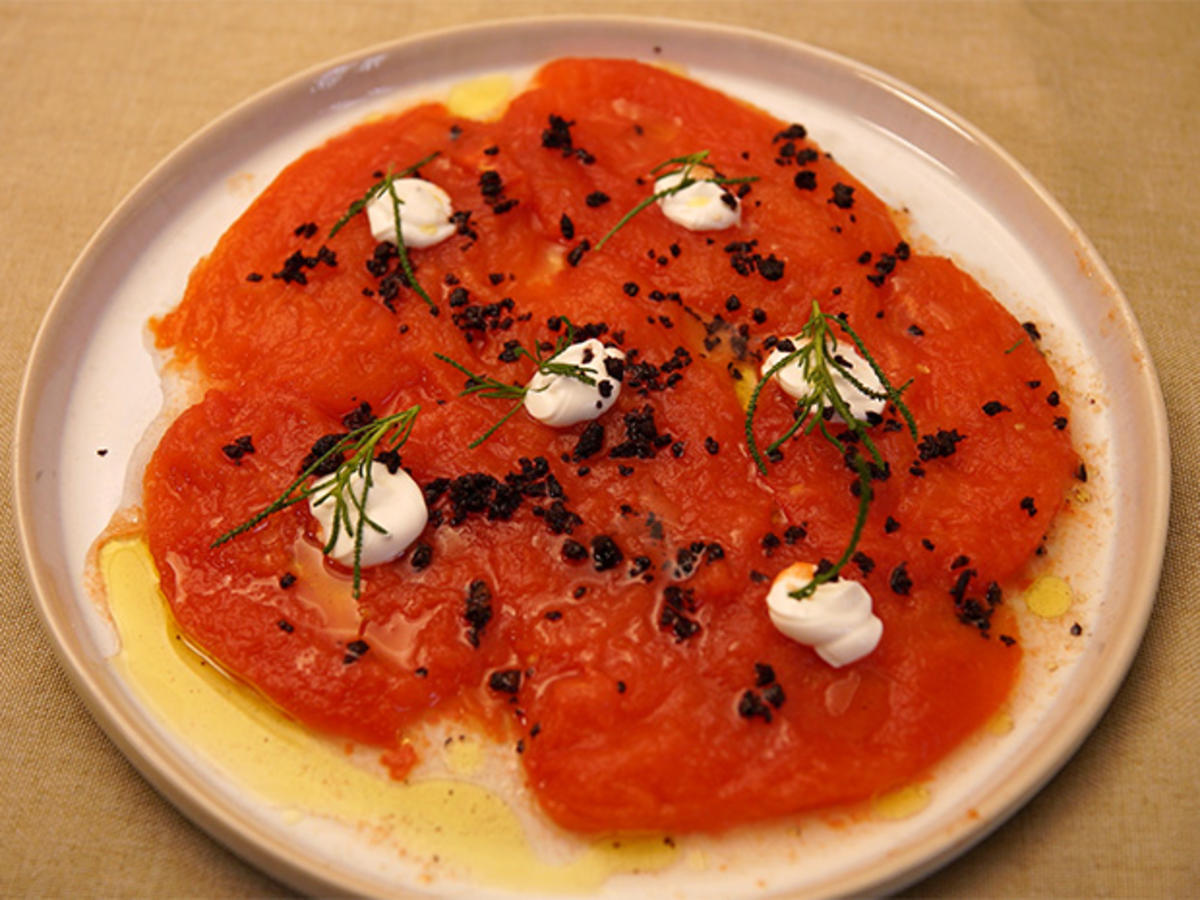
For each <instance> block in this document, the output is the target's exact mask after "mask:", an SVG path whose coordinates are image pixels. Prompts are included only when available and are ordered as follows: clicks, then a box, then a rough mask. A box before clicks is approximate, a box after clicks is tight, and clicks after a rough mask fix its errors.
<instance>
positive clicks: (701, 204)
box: [654, 170, 742, 231]
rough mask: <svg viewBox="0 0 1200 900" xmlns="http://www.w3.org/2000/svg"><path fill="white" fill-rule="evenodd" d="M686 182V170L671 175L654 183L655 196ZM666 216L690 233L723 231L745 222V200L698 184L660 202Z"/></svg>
mask: <svg viewBox="0 0 1200 900" xmlns="http://www.w3.org/2000/svg"><path fill="white" fill-rule="evenodd" d="M681 181H683V171H682V170H680V171H678V172H671V173H669V174H667V175H664V176H663V177H662V178H659V179H658V180H657V181H655V182H654V193H656V194H658V193H661V192H662V191H665V190H669V189H670V188H673V187H675V186H676V185H677V184H679V183H680V182H681ZM658 205H659V207H660V208H661V209H662V211H663V215H664V216H666V217H667V218H668V219H670V220H671V221H672V222H674V223H675V224H676V225H682V226H683V227H684V228H686V229H688V230H689V231H720V230H721V229H723V228H729V227H730V226H732V225H736V224H738V223H739V222H740V221H741V220H742V201H740V200H739V199H738V198H737V197H736V196H734V195H733V194H731V193H729V191H727V190H725V188H723V187H721V185H719V184H714V183H713V182H711V181H697V182H696V183H695V184H690V185H688V186H687V187H685V188H684V189H683V190H682V191H676V192H675V193H674V194H669V195H668V196H666V197H660V198H659V199H658Z"/></svg>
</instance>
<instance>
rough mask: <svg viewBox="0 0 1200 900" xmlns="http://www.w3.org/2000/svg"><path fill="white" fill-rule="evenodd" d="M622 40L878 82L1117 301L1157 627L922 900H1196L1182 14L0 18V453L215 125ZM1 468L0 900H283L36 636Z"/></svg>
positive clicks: (1194, 326)
mask: <svg viewBox="0 0 1200 900" xmlns="http://www.w3.org/2000/svg"><path fill="white" fill-rule="evenodd" d="M555 12H574V13H580V12H585V13H586V12H591V13H621V14H633V15H658V16H668V17H677V18H689V19H695V20H701V21H709V22H723V23H730V24H736V25H743V26H748V27H751V28H757V29H760V30H763V31H767V32H770V33H773V34H776V35H780V36H784V37H790V38H794V39H797V40H801V41H805V42H808V43H811V44H814V45H817V46H819V47H823V48H826V49H829V50H833V51H836V52H839V53H842V54H845V55H846V56H849V57H852V58H854V59H856V60H859V61H862V62H865V63H867V64H869V65H871V66H874V67H876V68H878V69H882V70H883V71H885V72H888V73H890V74H892V75H894V76H896V77H897V78H899V79H901V80H903V81H905V82H907V83H909V84H911V85H913V86H915V87H916V88H918V89H920V90H922V91H924V92H925V93H927V94H928V95H930V96H932V97H934V98H935V99H937V100H939V101H941V102H942V103H944V104H946V105H947V106H949V107H950V108H952V109H954V110H955V111H956V112H958V113H959V114H960V115H962V116H964V117H965V118H967V119H968V120H970V121H971V122H973V123H974V124H975V125H976V126H978V127H979V128H981V129H982V130H983V131H984V132H985V133H987V134H989V135H990V136H991V137H992V138H994V139H995V140H997V141H998V142H999V143H1000V144H1001V145H1002V146H1003V147H1005V148H1006V149H1007V150H1008V151H1009V152H1010V153H1012V154H1013V155H1014V156H1015V157H1016V158H1017V159H1018V160H1019V161H1020V162H1021V163H1022V164H1023V165H1024V166H1026V167H1027V168H1028V169H1029V170H1030V171H1031V172H1032V174H1033V175H1034V177H1035V178H1037V179H1038V180H1039V181H1040V182H1041V183H1042V184H1043V185H1045V187H1046V188H1047V189H1048V190H1049V191H1050V193H1051V194H1053V195H1054V196H1055V197H1056V198H1057V199H1058V200H1059V201H1060V202H1061V203H1062V204H1063V205H1064V206H1065V207H1066V209H1067V210H1068V212H1069V213H1070V214H1071V215H1072V216H1073V217H1074V218H1075V220H1076V221H1077V222H1078V223H1079V225H1080V226H1081V227H1082V229H1083V231H1084V233H1085V234H1087V235H1088V236H1089V237H1090V238H1091V239H1092V241H1093V242H1094V243H1095V244H1096V246H1097V247H1098V249H1099V251H1100V253H1101V255H1102V256H1103V257H1104V259H1105V260H1106V261H1107V263H1108V264H1109V266H1110V267H1111V268H1112V270H1113V272H1114V274H1115V275H1116V278H1117V281H1118V282H1119V283H1120V284H1121V285H1122V287H1123V289H1124V291H1125V293H1126V295H1127V297H1128V298H1129V302H1130V303H1131V305H1132V307H1133V309H1134V311H1135V313H1136V315H1137V317H1138V320H1139V321H1140V323H1141V326H1142V329H1143V330H1144V332H1145V336H1146V339H1147V341H1148V343H1149V346H1150V350H1151V352H1152V355H1153V358H1154V362H1155V364H1156V366H1157V367H1158V372H1159V376H1160V379H1161V382H1162V387H1163V391H1164V393H1165V396H1166V403H1167V409H1168V413H1169V417H1170V427H1171V437H1172V456H1173V479H1172V487H1173V507H1172V512H1171V523H1170V536H1169V539H1168V544H1167V547H1166V560H1165V566H1164V570H1163V576H1162V582H1161V586H1160V589H1159V593H1158V599H1157V605H1156V608H1155V611H1154V614H1153V618H1152V620H1151V622H1150V626H1149V631H1148V633H1147V635H1146V639H1145V643H1144V644H1143V646H1142V649H1141V652H1140V654H1139V656H1138V658H1137V660H1136V662H1135V663H1134V666H1133V669H1132V671H1131V673H1130V675H1129V678H1128V680H1127V681H1126V683H1125V684H1124V686H1123V688H1122V689H1121V691H1120V692H1119V694H1118V695H1117V697H1116V700H1115V701H1114V703H1113V704H1112V706H1111V708H1110V709H1109V711H1108V712H1107V714H1106V715H1105V717H1104V718H1103V720H1102V721H1101V723H1100V725H1099V727H1098V728H1097V729H1096V730H1095V732H1094V733H1093V734H1092V735H1091V737H1090V738H1089V739H1088V740H1087V742H1086V743H1085V744H1084V746H1083V747H1082V749H1081V750H1080V751H1079V752H1078V753H1077V755H1076V756H1075V757H1074V759H1072V760H1071V761H1070V762H1069V763H1068V765H1067V766H1066V767H1065V769H1064V770H1063V771H1062V773H1061V774H1059V775H1058V776H1057V777H1056V778H1055V779H1054V780H1053V781H1052V782H1051V783H1050V784H1049V785H1048V786H1047V787H1046V788H1045V789H1044V790H1043V791H1042V792H1041V793H1040V794H1039V795H1038V796H1037V797H1035V798H1034V799H1033V800H1032V801H1031V802H1030V803H1029V804H1028V805H1027V806H1026V807H1025V808H1024V809H1022V810H1021V811H1020V812H1018V813H1017V814H1016V815H1015V816H1014V817H1013V818H1012V819H1011V820H1010V821H1009V822H1008V823H1007V824H1005V825H1003V826H1002V827H1001V828H1000V829H999V830H998V831H996V832H995V833H994V834H993V835H992V836H990V837H989V838H987V839H986V840H985V841H984V842H983V843H982V844H980V845H979V846H978V847H976V848H975V849H974V850H972V851H971V852H969V853H968V854H966V855H965V856H964V857H962V858H961V859H959V860H957V861H956V862H953V863H952V864H950V865H949V866H947V867H946V868H945V869H943V870H942V871H940V872H938V873H937V874H935V875H933V876H931V877H929V878H927V879H926V880H924V881H922V882H920V883H918V884H916V885H914V886H912V887H911V888H910V889H908V890H907V891H906V892H905V895H906V896H921V897H1068V896H1078V897H1183V896H1195V895H1197V894H1200V851H1198V850H1197V847H1198V846H1200V799H1198V798H1200V791H1198V788H1200V755H1198V753H1197V749H1196V748H1197V746H1198V745H1200V714H1198V707H1197V694H1198V693H1200V678H1198V677H1197V676H1198V674H1200V655H1198V654H1197V652H1196V649H1197V647H1200V616H1197V615H1195V614H1194V613H1193V611H1192V610H1191V608H1190V606H1191V603H1192V602H1193V600H1194V598H1195V597H1196V596H1197V595H1200V566H1198V564H1197V554H1196V552H1195V547H1194V545H1193V544H1192V541H1194V540H1196V538H1197V535H1198V534H1200V505H1198V504H1197V495H1198V494H1200V481H1198V479H1197V475H1198V470H1200V403H1198V400H1197V398H1198V396H1200V353H1198V352H1197V341H1200V301H1198V300H1197V298H1196V286H1197V284H1200V248H1198V247H1197V246H1196V244H1197V242H1196V234H1197V225H1196V216H1197V213H1198V212H1200V187H1198V184H1200V179H1198V178H1197V168H1198V167H1200V4H1198V3H1188V2H1179V3H1019V4H1018V3H1007V2H1004V3H910V2H886V3H868V2H843V3H833V2H826V3H786V2H754V0H729V2H717V0H705V2H690V3H686V2H662V0H608V2H604V3H598V2H574V3H570V4H567V3H558V4H552V3H548V2H536V0H514V2H503V0H487V2H473V0H437V2H433V0H421V2H383V0H377V2H361V0H357V2H356V0H347V2H340V3H337V4H324V3H315V2H263V0H258V2H236V3H235V2H215V0H203V2H202V0H183V2H3V0H0V83H2V84H3V85H4V87H5V89H4V99H3V102H2V103H0V161H2V164H0V222H2V223H3V226H4V237H5V247H4V252H3V253H0V284H3V286H4V287H3V289H2V290H0V310H2V314H0V315H2V321H3V323H4V328H3V334H2V336H0V391H2V396H0V400H2V403H0V427H2V428H3V430H4V440H3V444H2V445H3V447H4V452H5V454H6V455H7V454H9V453H10V449H9V448H10V445H11V434H12V427H13V418H14V415H15V407H16V399H17V394H18V390H19V384H20V379H21V374H22V371H23V368H24V366H25V362H26V359H27V356H28V354H29V349H30V346H31V344H32V341H33V338H34V335H35V333H36V330H37V327H38V323H39V322H40V320H41V318H42V315H43V313H44V312H45V310H46V308H47V306H48V304H49V303H50V300H51V298H52V297H53V295H54V292H55V289H56V287H57V286H58V284H59V282H60V281H61V279H62V278H63V276H64V274H65V273H66V270H67V268H68V267H69V265H70V264H71V262H72V260H73V259H74V258H75V257H76V255H77V254H78V253H79V252H80V251H81V250H82V248H83V246H84V244H85V243H86V241H87V240H88V238H89V237H90V235H91V234H92V233H93V232H94V231H95V230H96V228H97V227H98V226H99V225H100V223H101V222H102V221H103V219H104V218H105V216H106V215H107V214H108V213H109V212H110V211H111V210H112V209H113V207H114V206H115V205H116V204H117V203H118V202H119V201H120V200H121V198H122V197H123V196H124V195H125V194H126V193H127V192H128V191H129V190H131V189H132V188H133V187H134V185H135V184H136V183H137V182H138V181H139V180H140V179H141V178H142V176H143V175H144V174H145V173H146V172H147V171H149V170H150V168H151V167H152V166H154V164H155V163H157V162H158V161H159V160H160V159H161V158H162V157H163V156H165V155H166V154H167V153H168V152H169V151H170V150H172V149H173V148H174V147H175V146H176V145H177V144H179V143H180V142H181V141H183V140H184V139H185V138H187V137H188V136H189V135H191V134H192V133H193V132H194V131H196V130H197V129H199V128H200V127H201V126H203V125H204V124H206V123H207V122H208V121H209V120H211V119H212V118H214V117H215V116H217V115H218V114H220V113H222V112H223V111H225V110H226V109H228V108H229V107H231V106H233V105H234V104H236V103H237V102H239V101H241V100H243V99H245V98H246V97H248V96H250V95H251V94H253V93H255V92H257V91H259V90H262V89H264V88H266V87H268V86H270V85H272V84H273V83H275V82H276V81H278V80H280V79H282V78H284V77H286V76H289V75H291V74H293V73H295V72H297V71H300V70H302V69H304V68H307V67H309V66H311V65H314V64H316V63H319V62H322V61H324V60H327V59H330V58H332V57H335V56H338V55H341V54H344V53H349V52H352V51H354V50H358V49H360V48H362V47H365V46H368V45H371V44H374V43H378V42H381V41H384V40H389V39H393V38H397V37H402V36H405V35H411V34H414V33H417V32H421V31H427V30H432V29H437V28H442V27H448V26H453V25H460V24H465V23H470V22H475V21H484V20H487V19H495V18H507V17H513V16H527V15H535V14H546V13H555ZM11 469H12V467H11V460H10V459H6V460H5V462H4V465H3V466H2V467H0V478H3V480H4V485H3V489H2V490H0V515H2V516H3V517H4V520H5V522H6V523H7V524H8V527H7V528H6V529H5V537H4V540H3V542H2V543H0V567H2V568H0V602H2V604H3V605H2V614H0V647H2V648H3V649H2V650H0V737H2V739H0V823H2V826H3V827H0V896H78V895H83V896H130V897H134V896H137V897H141V896H145V897H170V896H211V897H249V896H288V895H290V894H291V893H292V892H291V891H290V890H289V889H288V888H286V887H285V886H283V885H281V884H279V883H276V882H274V881H272V880H271V879H269V878H268V877H267V876H265V875H263V874H261V873H259V872H258V871H257V870H255V869H254V868H252V867H251V866H249V865H247V864H246V863H244V862H242V861H241V860H240V859H239V858H237V857H236V856H235V855H233V854H232V853H230V852H229V851H227V850H225V849H224V848H223V847H222V846H220V845H219V844H217V843H216V842H214V841H213V840H212V839H210V838H209V837H208V836H207V835H206V834H205V833H204V832H203V831H201V830H200V829H198V828H197V827H195V826H193V825H192V824H191V823H190V822H189V821H188V820H187V819H185V818H184V817H183V816H181V815H180V814H179V813H178V812H176V811H175V809H174V808H173V807H171V806H170V805H169V804H168V803H167V802H166V801H164V800H163V799H162V798H161V797H159V795H158V794H156V793H155V792H154V790H153V789H152V788H151V787H150V786H149V785H148V784H147V783H146V782H145V781H144V780H143V779H142V778H141V776H140V775H138V773H137V772H136V771H135V770H134V769H133V768H132V766H130V765H129V764H128V763H127V762H126V761H125V759H124V757H122V755H121V754H120V753H119V752H118V750H117V749H116V747H115V746H114V745H113V744H112V743H110V742H109V740H108V739H107V737H105V735H104V733H103V732H102V731H101V730H100V729H99V727H97V725H96V724H95V723H94V722H93V721H92V719H91V717H90V716H89V714H88V712H87V710H86V709H85V707H84V706H83V704H82V703H81V702H80V700H79V699H78V698H77V697H76V695H75V694H74V692H73V690H72V688H71V685H70V683H69V681H68V679H67V677H66V675H65V674H64V672H63V670H62V669H61V668H60V667H59V665H58V663H57V661H56V658H55V655H54V651H53V649H52V647H51V645H50V642H49V640H48V639H47V637H46V636H45V634H44V632H43V630H42V628H41V625H40V623H39V621H38V618H37V615H36V612H35V608H34V602H33V597H32V595H31V590H30V587H29V583H28V580H27V578H26V574H25V571H24V567H23V563H22V561H21V559H20V554H19V551H18V542H17V536H16V534H15V527H14V526H13V524H12V521H13V512H12V499H11V498H12V490H11V480H12V472H11Z"/></svg>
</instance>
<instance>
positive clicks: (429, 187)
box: [367, 178, 456, 247]
mask: <svg viewBox="0 0 1200 900" xmlns="http://www.w3.org/2000/svg"><path fill="white" fill-rule="evenodd" d="M392 187H394V188H395V189H396V196H397V197H398V198H399V199H400V233H401V235H402V236H403V238H404V246H406V247H432V246H433V245H434V244H437V243H440V242H442V241H444V240H445V239H446V238H448V237H450V235H452V234H454V232H455V230H456V229H455V226H454V223H453V222H451V221H450V216H451V214H452V213H453V212H454V206H453V204H452V203H451V200H450V195H449V194H447V193H446V192H445V191H444V190H442V189H441V188H440V187H438V186H437V185H436V184H434V183H433V182H432V181H426V180H425V179H423V178H397V179H396V180H395V181H393V182H392ZM367 221H368V222H369V223H370V225H371V235H372V236H373V237H374V238H375V240H377V241H391V242H392V243H393V244H394V243H395V242H396V214H395V208H394V206H393V204H392V195H391V193H390V192H389V191H386V190H385V191H383V192H382V193H380V194H379V196H378V197H376V198H375V199H373V200H372V201H371V202H370V203H368V204H367Z"/></svg>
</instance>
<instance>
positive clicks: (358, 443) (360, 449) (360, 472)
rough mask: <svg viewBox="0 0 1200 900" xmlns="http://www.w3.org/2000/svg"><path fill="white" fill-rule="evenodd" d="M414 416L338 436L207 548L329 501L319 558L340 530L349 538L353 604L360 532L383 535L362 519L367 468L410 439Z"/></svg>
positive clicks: (414, 409) (413, 410) (358, 582)
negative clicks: (320, 475)
mask: <svg viewBox="0 0 1200 900" xmlns="http://www.w3.org/2000/svg"><path fill="white" fill-rule="evenodd" d="M420 411H421V408H420V407H419V406H410V407H409V408H408V409H405V410H401V411H400V412H397V413H392V414H391V415H390V416H383V417H381V418H378V419H376V420H375V421H373V422H369V423H368V424H366V425H362V426H360V427H358V428H355V429H353V430H352V431H350V432H349V433H348V434H345V435H343V436H342V437H341V438H340V439H338V441H337V442H336V443H334V444H333V446H331V447H330V448H329V449H328V450H326V451H325V452H324V453H323V454H321V455H320V456H319V457H317V458H316V459H315V460H314V461H313V462H312V463H311V464H310V465H308V466H307V467H306V468H305V469H304V471H302V472H301V473H300V475H299V477H297V478H296V480H295V481H293V482H292V483H291V484H290V485H288V487H287V489H286V490H285V491H284V492H283V493H282V494H281V495H280V496H279V497H277V498H276V499H275V500H274V501H273V502H272V503H270V504H268V505H267V506H266V507H264V508H263V509H261V510H259V511H258V512H257V513H255V514H254V515H252V516H251V517H250V518H249V519H247V520H246V521H245V522H243V523H242V524H241V525H238V526H237V527H235V528H232V529H230V530H229V531H227V532H225V533H224V534H222V535H221V536H220V537H218V538H217V539H216V540H215V541H213V542H212V544H210V545H209V546H210V547H211V548H216V547H220V546H221V545H222V544H224V543H226V542H228V541H231V540H233V539H234V538H235V537H237V536H238V535H240V534H245V533H246V532H247V531H249V530H250V529H252V528H254V526H256V525H257V524H258V523H259V522H262V521H263V520H264V519H266V518H268V517H269V516H272V515H274V514H275V513H277V512H280V511H282V510H285V509H287V508H288V507H289V506H294V505H295V504H297V503H302V502H304V501H306V500H310V499H312V498H314V497H315V498H316V499H315V500H312V502H313V505H314V506H319V505H320V504H322V503H326V502H328V501H330V500H332V501H333V503H334V515H333V526H332V527H331V528H330V534H329V540H328V541H326V542H325V546H324V547H323V548H322V552H323V553H325V554H327V555H328V554H329V553H332V552H333V548H334V547H335V546H336V544H337V540H338V537H339V536H340V535H341V532H342V529H343V528H344V529H345V530H346V534H349V535H352V536H353V537H354V597H355V599H357V598H358V596H359V594H360V593H361V586H362V544H363V534H364V531H365V530H366V528H372V529H374V530H375V531H378V532H380V533H381V534H385V533H386V532H387V529H385V528H383V527H382V526H381V525H380V524H379V523H378V522H376V521H374V520H373V519H371V517H370V516H368V515H367V496H368V494H369V493H370V490H371V485H372V483H373V477H372V473H371V468H372V467H371V463H372V462H373V461H374V460H375V458H376V457H377V456H378V453H384V452H388V453H391V452H394V451H396V450H399V449H400V448H401V447H402V446H404V443H405V442H406V441H407V440H408V436H409V435H410V434H411V433H412V429H413V425H414V423H415V421H416V418H417V413H419V412H420ZM376 451H378V453H377V452H376ZM345 454H349V457H348V458H346V459H344V460H343V462H341V463H340V464H339V465H338V467H337V469H336V470H335V471H334V472H333V473H332V474H331V475H330V476H329V477H328V478H326V479H324V480H314V481H313V482H312V483H308V482H309V479H310V478H312V477H313V475H314V474H315V473H316V472H318V471H321V469H322V466H323V465H324V464H325V463H326V462H327V461H329V460H331V459H334V458H336V457H338V456H340V455H345ZM355 475H357V476H358V478H359V479H360V480H361V484H362V488H361V490H360V491H357V492H356V491H355V489H354V484H353V483H352V481H351V478H352V477H353V476H355Z"/></svg>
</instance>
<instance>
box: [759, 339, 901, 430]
mask: <svg viewBox="0 0 1200 900" xmlns="http://www.w3.org/2000/svg"><path fill="white" fill-rule="evenodd" d="M803 340H804V339H803V338H792V343H794V344H797V345H799V344H800V343H801V342H802V341H803ZM789 352H790V351H784V350H780V349H779V348H778V347H775V348H773V349H772V350H771V352H770V353H768V354H767V358H766V359H764V360H763V364H762V369H761V370H760V375H766V374H767V372H769V371H770V370H771V368H772V367H773V366H775V365H776V364H777V363H778V362H780V361H781V360H782V359H783V358H784V357H785V356H787V355H788V353H789ZM835 355H836V356H837V357H838V358H839V359H841V360H842V361H844V362H845V364H846V367H847V368H848V369H849V370H850V372H851V373H852V374H853V375H854V377H855V378H857V379H858V380H859V381H861V382H862V383H863V384H865V385H866V386H867V387H869V388H870V389H871V390H873V391H877V392H879V393H882V392H883V385H882V384H880V383H879V377H878V376H877V375H876V374H875V370H874V369H872V368H871V364H870V363H869V362H867V361H866V360H865V359H863V358H862V355H861V354H860V353H859V352H858V350H857V349H856V348H855V347H854V345H853V344H851V343H850V342H849V341H842V342H841V343H839V344H838V348H837V353H836V354H835ZM829 374H830V376H831V377H832V379H833V386H834V389H835V390H837V392H838V394H839V395H840V396H841V398H842V399H843V400H845V401H846V406H847V407H849V409H850V414H851V415H852V416H854V418H856V419H863V420H866V418H867V414H868V413H875V414H876V415H881V414H882V413H883V410H884V409H885V408H886V407H887V401H886V400H880V399H879V398H877V397H871V396H869V395H867V394H864V393H863V392H862V391H860V390H859V389H858V388H857V387H855V386H854V384H853V383H852V382H851V381H850V379H849V378H847V377H846V376H845V375H843V374H842V372H841V370H840V369H838V368H837V367H836V366H833V365H831V366H830V367H829ZM775 378H776V380H777V381H778V382H779V386H780V387H781V388H783V390H784V392H785V393H787V394H789V395H790V396H792V397H795V398H796V399H797V400H803V399H804V398H805V397H806V396H808V393H809V391H810V390H812V385H810V384H809V382H808V379H807V378H805V377H804V368H803V366H801V365H800V359H799V358H797V359H796V360H794V361H793V362H792V363H790V364H789V365H786V366H784V367H783V368H782V369H780V370H779V371H778V372H776V373H775ZM834 420H835V421H838V422H841V421H842V417H841V416H839V415H836V414H835V415H834Z"/></svg>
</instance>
